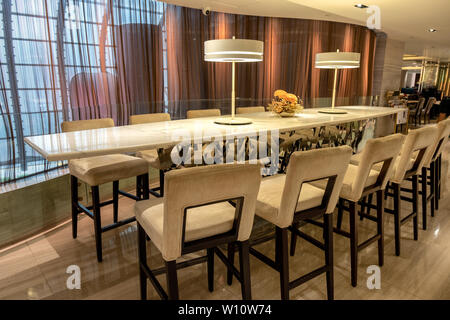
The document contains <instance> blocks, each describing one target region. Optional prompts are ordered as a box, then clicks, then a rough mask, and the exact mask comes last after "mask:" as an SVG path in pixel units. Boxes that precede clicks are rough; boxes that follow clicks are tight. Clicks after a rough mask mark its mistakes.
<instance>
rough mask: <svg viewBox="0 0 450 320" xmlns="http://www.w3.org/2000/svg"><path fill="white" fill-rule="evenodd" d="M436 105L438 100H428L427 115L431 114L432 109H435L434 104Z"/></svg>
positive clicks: (433, 98) (432, 98)
mask: <svg viewBox="0 0 450 320" xmlns="http://www.w3.org/2000/svg"><path fill="white" fill-rule="evenodd" d="M435 103H436V98H435V97H431V98H429V99H428V102H427V106H426V108H425V114H429V113H430V111H431V108H433V106H434V104H435Z"/></svg>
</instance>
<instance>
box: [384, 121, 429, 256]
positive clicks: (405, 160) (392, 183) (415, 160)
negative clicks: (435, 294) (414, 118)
mask: <svg viewBox="0 0 450 320" xmlns="http://www.w3.org/2000/svg"><path fill="white" fill-rule="evenodd" d="M436 137H437V128H435V127H425V128H421V129H416V130H411V131H410V132H409V133H408V135H407V136H406V139H405V143H404V144H403V147H402V148H401V154H400V156H399V159H398V162H397V163H396V165H395V168H394V175H393V176H392V178H391V179H390V180H389V186H388V188H387V196H390V197H392V198H393V199H394V209H390V208H385V212H387V213H390V214H393V215H394V230H395V255H397V256H399V255H400V238H401V226H402V225H404V224H405V223H407V222H408V221H409V220H411V219H412V220H413V234H414V240H418V238H419V231H418V229H419V226H418V200H419V190H418V176H419V174H420V172H421V170H422V167H423V165H424V163H425V160H426V158H427V157H428V153H431V152H432V148H433V144H434V141H435V140H436ZM408 178H411V184H412V197H411V198H407V197H405V196H402V195H401V184H402V183H403V182H404V181H405V180H407V179H408ZM388 191H392V193H391V192H388ZM401 200H405V201H408V202H411V203H412V206H413V210H412V212H411V213H409V214H407V215H406V217H403V218H402V217H401V214H402V211H401Z"/></svg>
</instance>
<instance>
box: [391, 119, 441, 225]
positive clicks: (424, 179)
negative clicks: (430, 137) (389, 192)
mask: <svg viewBox="0 0 450 320" xmlns="http://www.w3.org/2000/svg"><path fill="white" fill-rule="evenodd" d="M436 127H437V136H436V140H435V141H434V142H433V144H432V146H431V149H430V151H431V152H428V154H427V157H426V159H425V160H424V165H423V167H422V171H421V174H420V179H419V182H420V184H421V187H422V190H421V196H422V229H423V230H426V229H427V209H428V208H427V207H428V203H429V202H431V203H430V210H431V216H432V217H434V211H435V209H436V210H437V209H438V208H439V206H438V204H439V184H440V181H439V161H440V160H439V159H440V157H441V154H442V148H443V146H445V144H446V143H447V141H448V136H449V134H450V119H447V120H444V121H441V122H439V123H438V124H437V125H436ZM428 171H429V172H430V174H428ZM428 181H430V182H429V183H428ZM428 184H429V185H430V192H429V194H428V192H427V185H428ZM400 191H407V192H412V191H413V190H412V189H408V188H401V189H400Z"/></svg>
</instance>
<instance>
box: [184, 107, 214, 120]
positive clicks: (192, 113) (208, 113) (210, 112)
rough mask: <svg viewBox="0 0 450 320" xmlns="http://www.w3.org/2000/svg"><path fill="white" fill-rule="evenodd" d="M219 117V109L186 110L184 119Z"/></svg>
mask: <svg viewBox="0 0 450 320" xmlns="http://www.w3.org/2000/svg"><path fill="white" fill-rule="evenodd" d="M218 116H220V109H200V110H188V111H187V113H186V118H188V119H194V118H205V117H218Z"/></svg>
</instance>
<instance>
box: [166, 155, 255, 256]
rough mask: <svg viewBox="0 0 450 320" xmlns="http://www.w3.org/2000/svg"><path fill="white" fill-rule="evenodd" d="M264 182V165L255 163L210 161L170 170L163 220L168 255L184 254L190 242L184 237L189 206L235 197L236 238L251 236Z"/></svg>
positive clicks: (229, 199)
mask: <svg viewBox="0 0 450 320" xmlns="http://www.w3.org/2000/svg"><path fill="white" fill-rule="evenodd" d="M260 183H261V166H260V165H255V164H221V165H210V166H204V167H194V168H186V169H182V170H172V171H170V172H168V173H166V175H165V183H164V223H163V254H164V257H165V259H176V258H178V257H180V256H181V253H182V250H183V248H184V246H185V245H186V243H185V242H184V239H183V238H184V234H185V233H184V228H185V225H186V218H187V216H188V215H189V210H188V209H189V208H195V207H199V206H205V205H208V204H213V203H218V202H228V201H231V200H235V201H236V211H235V220H234V223H233V228H232V229H231V230H230V232H231V233H232V235H231V236H232V237H233V238H234V240H233V241H236V240H238V241H245V240H248V238H249V237H250V233H251V231H252V226H253V218H254V215H255V205H256V197H257V195H258V191H259V185H260ZM230 208H232V206H231V204H230ZM205 218H207V217H205Z"/></svg>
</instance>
